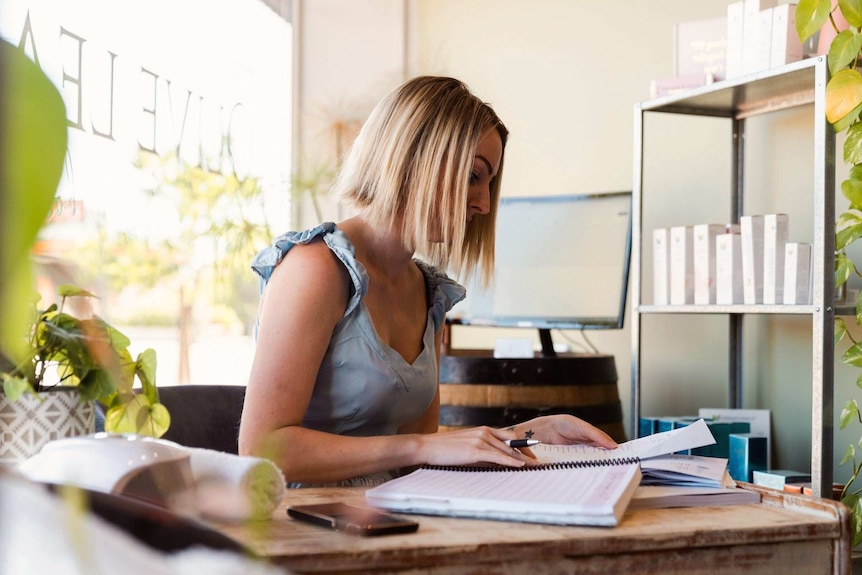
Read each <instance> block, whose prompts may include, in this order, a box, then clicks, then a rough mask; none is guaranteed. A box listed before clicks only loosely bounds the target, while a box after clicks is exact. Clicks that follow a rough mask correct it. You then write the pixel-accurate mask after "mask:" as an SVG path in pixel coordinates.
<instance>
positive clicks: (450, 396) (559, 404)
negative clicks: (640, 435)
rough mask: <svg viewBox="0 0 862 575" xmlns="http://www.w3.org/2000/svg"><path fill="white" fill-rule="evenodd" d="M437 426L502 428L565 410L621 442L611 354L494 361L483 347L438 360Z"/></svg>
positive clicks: (444, 428) (620, 420)
mask: <svg viewBox="0 0 862 575" xmlns="http://www.w3.org/2000/svg"><path fill="white" fill-rule="evenodd" d="M440 384H441V385H440V421H439V423H440V429H441V430H446V429H456V428H462V427H474V426H477V425H489V426H491V427H506V426H509V425H514V424H516V423H520V422H522V421H526V420H528V419H532V418H533V417H538V416H540V415H550V414H558V413H567V414H571V415H574V416H576V417H580V418H581V419H583V420H585V421H588V422H590V423H592V424H593V425H595V426H596V427H598V428H600V429H602V430H603V431H605V432H606V433H607V434H608V435H610V436H611V437H613V438H614V440H616V441H617V442H623V441H625V440H626V434H625V429H624V426H623V412H622V405H621V403H620V397H619V392H618V390H617V369H616V364H615V363H614V358H613V356H610V355H592V354H566V355H560V356H557V357H536V358H530V359H498V358H494V357H493V354H492V352H490V351H484V350H475V351H474V350H471V351H463V350H459V351H458V352H457V354H450V355H444V356H442V357H441V358H440Z"/></svg>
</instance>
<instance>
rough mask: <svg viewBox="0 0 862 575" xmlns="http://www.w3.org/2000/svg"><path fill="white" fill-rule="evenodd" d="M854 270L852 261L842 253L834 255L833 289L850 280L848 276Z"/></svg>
mask: <svg viewBox="0 0 862 575" xmlns="http://www.w3.org/2000/svg"><path fill="white" fill-rule="evenodd" d="M855 269H856V266H855V265H853V261H852V260H851V259H850V258H848V257H847V255H846V254H844V253H843V252H842V253H840V254H835V288H836V289H837V288H839V287H841V286H842V285H844V283H845V282H846V281H847V280H848V279H850V274H852V273H853V271H854V270H855Z"/></svg>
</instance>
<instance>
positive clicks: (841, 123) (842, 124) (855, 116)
mask: <svg viewBox="0 0 862 575" xmlns="http://www.w3.org/2000/svg"><path fill="white" fill-rule="evenodd" d="M860 113H862V103H860V104H859V105H858V106H856V107H855V108H853V111H852V112H850V113H849V114H847V115H846V116H844V118H843V119H841V120H838V121H837V122H835V123H834V124H832V128H833V129H834V130H835V133H836V134H840V133H841V132H843V131H844V130H846V129H847V127H848V126H852V125H853V124H854V123H855V122H858V121H859V114H860Z"/></svg>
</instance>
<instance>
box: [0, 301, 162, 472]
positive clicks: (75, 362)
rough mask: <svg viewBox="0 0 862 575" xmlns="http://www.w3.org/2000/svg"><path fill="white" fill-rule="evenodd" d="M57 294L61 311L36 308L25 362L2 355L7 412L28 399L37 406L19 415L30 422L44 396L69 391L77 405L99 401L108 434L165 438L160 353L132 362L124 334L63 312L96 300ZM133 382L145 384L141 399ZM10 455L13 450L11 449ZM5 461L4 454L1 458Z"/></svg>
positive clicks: (0, 370) (0, 375)
mask: <svg viewBox="0 0 862 575" xmlns="http://www.w3.org/2000/svg"><path fill="white" fill-rule="evenodd" d="M58 293H59V295H60V297H61V301H60V304H59V305H57V304H52V305H51V306H49V307H47V308H46V309H41V310H37V309H35V306H33V313H34V316H33V321H32V323H31V324H30V326H29V328H28V333H27V348H26V349H27V352H26V353H25V354H24V356H23V358H22V359H21V360H19V361H17V362H13V361H12V360H10V359H9V358H6V357H3V356H2V355H0V381H2V383H3V398H2V400H3V401H5V402H7V406H6V412H7V413H8V412H9V411H12V410H14V409H16V407H17V406H16V404H17V403H18V402H21V403H24V400H26V396H28V395H29V396H30V397H31V398H32V399H33V400H35V402H37V403H36V404H32V403H31V404H30V405H21V406H20V410H21V411H22V414H21V417H25V418H28V419H32V417H34V410H33V405H36V406H38V405H39V404H42V403H44V402H45V401H47V398H46V395H45V394H46V393H49V392H52V391H54V390H64V391H71V392H74V396H75V400H77V401H78V402H81V403H84V404H86V403H87V402H94V401H98V402H99V403H101V404H102V405H103V406H104V409H105V430H106V431H110V432H115V433H138V434H143V435H150V436H153V437H160V436H162V435H164V433H165V431H167V429H168V426H169V425H170V415H169V414H168V412H167V409H166V408H165V407H164V406H163V405H161V404H160V403H159V395H158V390H157V388H156V383H155V381H156V380H155V378H156V352H155V351H154V350H153V349H146V350H144V351H143V352H142V353H140V354H139V355H138V357H137V359H132V356H131V353H130V352H129V350H128V347H129V345H130V343H131V342H130V340H129V338H128V337H126V336H125V335H124V334H122V333H121V332H120V331H118V330H117V329H115V328H114V327H112V326H111V325H110V324H108V323H107V322H105V321H104V320H103V319H101V318H99V317H97V316H93V317H88V318H77V317H74V316H73V315H71V314H69V313H67V312H66V311H65V310H64V307H65V303H66V299H67V298H70V297H88V298H89V297H95V296H93V294H91V293H90V292H88V291H86V290H83V289H80V288H77V287H75V286H70V285H62V286H60V287H59V289H58ZM135 379H137V380H138V381H139V382H140V383H141V390H140V393H135V392H134V391H133V389H132V386H133V384H134V381H135ZM66 401H69V400H66ZM38 411H39V410H38V409H37V410H36V412H35V413H37V412H38ZM86 411H87V410H86V409H85V413H86ZM89 411H92V410H89ZM28 415H29V417H28ZM85 417H89V416H87V415H85ZM30 423H32V422H26V421H25V422H21V423H19V425H18V427H19V428H21V429H23V428H24V427H25V426H26V425H28V424H30ZM36 425H44V424H43V423H41V422H36ZM87 427H92V426H91V424H89V423H85V424H84V428H83V429H82V430H81V431H85V432H86V431H90V432H92V429H89V430H88V429H86V428H87ZM24 435H25V436H26V435H27V434H26V433H25V434H24ZM13 441H14V440H13ZM7 449H11V447H10V446H8V445H7ZM3 455H4V454H3V449H2V448H0V458H2V456H3Z"/></svg>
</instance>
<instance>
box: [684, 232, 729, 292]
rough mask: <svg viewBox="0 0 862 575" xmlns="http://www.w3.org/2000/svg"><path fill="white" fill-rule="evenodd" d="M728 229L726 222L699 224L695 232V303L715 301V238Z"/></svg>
mask: <svg viewBox="0 0 862 575" xmlns="http://www.w3.org/2000/svg"><path fill="white" fill-rule="evenodd" d="M726 231H727V226H726V225H724V224H698V225H696V226H694V227H693V230H692V233H693V234H694V239H693V244H694V248H693V249H694V303H695V304H696V305H709V304H713V303H715V277H716V272H715V238H716V236H717V235H719V234H723V233H725V232H726Z"/></svg>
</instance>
